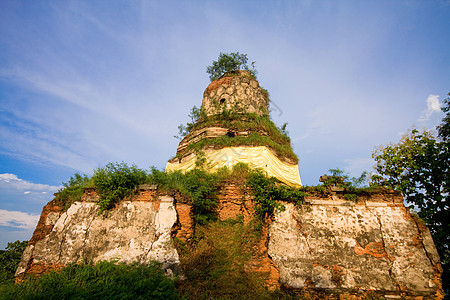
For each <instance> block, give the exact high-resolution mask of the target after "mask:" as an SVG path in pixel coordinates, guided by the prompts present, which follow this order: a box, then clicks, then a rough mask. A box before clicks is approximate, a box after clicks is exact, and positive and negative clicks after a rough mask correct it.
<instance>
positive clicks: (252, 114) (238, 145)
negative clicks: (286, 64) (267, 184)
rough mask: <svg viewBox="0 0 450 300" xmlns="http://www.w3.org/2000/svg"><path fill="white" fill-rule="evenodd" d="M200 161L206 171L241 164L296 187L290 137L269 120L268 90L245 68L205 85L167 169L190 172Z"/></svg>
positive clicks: (296, 169) (296, 175)
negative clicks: (198, 107) (190, 124)
mask: <svg viewBox="0 0 450 300" xmlns="http://www.w3.org/2000/svg"><path fill="white" fill-rule="evenodd" d="M199 159H203V160H205V164H204V167H205V168H206V169H207V170H209V171H215V170H217V169H219V168H222V167H225V166H226V167H231V166H233V165H235V164H236V163H239V162H242V163H247V164H249V165H250V166H251V167H254V168H260V169H263V170H264V171H266V172H267V175H269V176H274V177H276V178H277V179H278V180H280V181H281V182H283V183H285V184H287V185H290V186H296V187H298V186H301V181H300V176H299V171H298V158H297V156H296V155H295V154H294V153H293V151H292V148H291V143H290V139H289V137H287V136H286V135H285V134H284V133H283V132H282V131H281V130H280V129H279V128H277V127H276V126H275V124H273V122H272V121H271V120H270V117H269V97H268V93H267V91H266V90H265V89H263V88H262V87H261V86H260V85H259V82H258V81H257V80H256V78H255V77H254V76H252V75H251V74H250V73H249V72H248V71H244V70H239V71H236V72H233V73H225V74H224V75H223V76H222V77H220V78H219V79H217V80H214V81H213V82H211V84H210V85H209V86H208V87H207V88H206V89H205V92H204V93H203V101H202V106H201V113H200V117H199V119H198V120H197V122H196V123H195V124H194V126H193V128H192V129H191V130H190V132H189V134H187V135H186V136H185V137H184V138H183V140H182V141H181V142H180V144H179V146H178V149H177V154H176V156H175V157H174V158H172V159H171V160H169V162H168V163H167V167H166V171H175V170H181V171H189V170H191V169H193V168H195V167H196V163H197V164H198V160H199Z"/></svg>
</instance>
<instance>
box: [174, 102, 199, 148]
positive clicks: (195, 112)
mask: <svg viewBox="0 0 450 300" xmlns="http://www.w3.org/2000/svg"><path fill="white" fill-rule="evenodd" d="M188 116H189V118H190V119H191V121H190V122H187V123H186V125H183V124H180V125H178V135H174V138H176V139H179V140H182V139H183V138H184V137H185V136H186V135H188V134H189V132H190V131H191V130H192V128H194V126H195V124H196V123H197V121H198V120H199V119H200V118H201V117H205V114H204V111H203V110H202V109H201V108H198V107H197V106H195V105H194V107H192V108H191V111H190V113H189V115H188Z"/></svg>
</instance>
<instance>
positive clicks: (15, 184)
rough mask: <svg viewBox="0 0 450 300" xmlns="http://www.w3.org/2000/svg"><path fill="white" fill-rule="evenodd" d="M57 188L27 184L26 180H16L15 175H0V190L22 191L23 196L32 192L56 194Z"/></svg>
mask: <svg viewBox="0 0 450 300" xmlns="http://www.w3.org/2000/svg"><path fill="white" fill-rule="evenodd" d="M58 188H59V187H57V186H51V185H46V184H40V183H33V182H29V181H27V180H23V179H20V178H18V177H17V175H15V174H10V173H3V174H0V190H1V189H11V190H16V191H23V192H24V193H25V194H29V193H31V192H32V191H38V192H41V193H42V192H44V193H47V192H56V191H57V190H58Z"/></svg>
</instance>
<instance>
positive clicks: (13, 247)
mask: <svg viewBox="0 0 450 300" xmlns="http://www.w3.org/2000/svg"><path fill="white" fill-rule="evenodd" d="M27 245H28V241H23V242H21V241H15V242H12V243H8V244H7V246H6V249H5V250H0V285H1V284H7V283H10V284H11V283H13V282H14V273H15V272H16V269H17V266H18V265H19V263H20V260H21V259H22V253H23V251H24V250H25V248H26V247H27ZM0 295H1V292H0Z"/></svg>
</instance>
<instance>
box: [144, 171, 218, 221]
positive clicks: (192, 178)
mask: <svg viewBox="0 0 450 300" xmlns="http://www.w3.org/2000/svg"><path fill="white" fill-rule="evenodd" d="M218 180H219V178H218V176H217V174H215V173H207V172H205V171H203V170H201V169H194V170H192V171H189V172H186V173H181V172H180V171H176V172H171V173H166V172H163V171H159V170H157V169H156V168H152V169H151V172H150V174H149V176H148V182H149V183H153V184H158V185H159V188H160V189H165V190H166V191H168V192H171V191H179V192H180V193H181V194H183V195H186V196H188V197H189V198H190V199H191V201H192V204H193V214H194V219H195V221H196V222H197V223H198V224H205V223H207V222H208V221H211V220H215V219H216V213H215V209H216V207H217V191H218V188H219V186H218Z"/></svg>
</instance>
